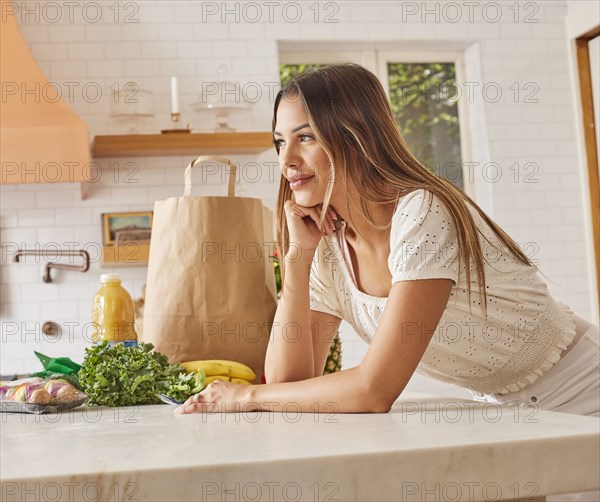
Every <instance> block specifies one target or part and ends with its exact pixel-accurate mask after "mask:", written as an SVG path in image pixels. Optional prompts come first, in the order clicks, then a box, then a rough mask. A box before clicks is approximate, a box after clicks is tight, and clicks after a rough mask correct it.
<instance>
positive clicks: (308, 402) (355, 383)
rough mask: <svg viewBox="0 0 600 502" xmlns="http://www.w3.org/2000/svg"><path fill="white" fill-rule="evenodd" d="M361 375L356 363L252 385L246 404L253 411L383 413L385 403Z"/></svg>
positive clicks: (385, 407)
mask: <svg viewBox="0 0 600 502" xmlns="http://www.w3.org/2000/svg"><path fill="white" fill-rule="evenodd" d="M375 397H376V394H375V393H373V392H372V391H371V389H370V387H369V384H368V381H367V379H366V378H364V377H363V375H362V374H361V368H360V366H356V367H354V368H350V369H347V370H344V371H339V372H336V373H330V374H328V375H323V376H319V377H314V378H310V379H308V380H302V381H300V382H286V383H271V384H269V383H268V384H266V385H254V386H252V387H251V388H250V389H249V393H248V400H249V402H247V403H244V404H245V406H246V407H249V408H250V409H253V410H264V411H283V412H288V413H290V412H303V413H387V412H388V411H389V409H390V407H389V406H388V405H387V403H381V402H375Z"/></svg>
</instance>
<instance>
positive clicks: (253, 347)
mask: <svg viewBox="0 0 600 502" xmlns="http://www.w3.org/2000/svg"><path fill="white" fill-rule="evenodd" d="M205 161H216V162H220V163H223V164H225V165H227V166H228V168H229V183H228V195H227V196H226V197H225V196H204V197H196V196H191V189H192V169H193V168H195V169H200V168H201V164H202V162H205ZM235 181H236V166H235V164H233V163H232V162H231V161H230V160H228V159H226V158H224V157H217V156H210V155H209V156H202V157H198V158H197V159H196V160H194V161H192V162H191V163H190V164H189V165H188V166H187V167H186V169H185V173H184V182H185V187H184V192H183V196H182V197H173V198H170V199H166V200H163V201H157V202H156V203H155V205H154V216H153V223H152V235H151V241H150V257H149V264H148V277H147V281H146V303H145V306H144V317H143V325H144V329H143V333H142V336H141V338H140V339H141V340H142V341H145V342H151V343H152V344H154V346H155V348H156V350H158V351H159V352H162V353H163V354H165V355H166V356H167V357H168V358H169V361H170V362H171V363H177V362H184V361H194V360H198V359H227V360H232V361H238V362H241V363H244V364H246V365H248V366H250V367H251V368H252V369H253V371H254V372H255V373H256V380H255V383H260V382H261V377H262V374H263V370H264V360H265V354H266V350H267V343H268V340H269V335H270V331H271V326H272V323H273V318H274V316H275V310H276V308H277V294H276V288H275V274H274V268H273V263H272V261H271V258H270V256H272V255H273V214H272V211H270V210H269V209H268V208H266V207H265V206H263V204H262V201H261V200H260V199H257V198H250V197H237V196H236V195H235Z"/></svg>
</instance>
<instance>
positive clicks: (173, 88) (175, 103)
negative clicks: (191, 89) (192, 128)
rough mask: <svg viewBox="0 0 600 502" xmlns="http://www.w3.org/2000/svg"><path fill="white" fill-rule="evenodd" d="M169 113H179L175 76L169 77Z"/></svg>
mask: <svg viewBox="0 0 600 502" xmlns="http://www.w3.org/2000/svg"><path fill="white" fill-rule="evenodd" d="M171 113H179V88H178V84H177V77H171Z"/></svg>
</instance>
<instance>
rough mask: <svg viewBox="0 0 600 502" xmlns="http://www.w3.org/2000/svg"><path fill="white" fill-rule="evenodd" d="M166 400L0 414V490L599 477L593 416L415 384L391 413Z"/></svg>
mask: <svg viewBox="0 0 600 502" xmlns="http://www.w3.org/2000/svg"><path fill="white" fill-rule="evenodd" d="M173 411H174V407H171V406H168V405H156V406H139V407H131V408H114V409H110V408H91V409H85V408H84V409H81V408H80V409H77V410H71V411H69V412H65V413H63V414H59V415H37V416H36V415H22V414H2V416H0V420H2V424H1V443H0V454H1V457H0V474H1V479H2V497H0V498H1V499H2V500H5V501H7V502H10V501H13V500H19V501H22V500H48V501H50V500H112V501H114V500H124V501H150V500H151V501H160V502H166V501H170V500H173V501H175V500H177V501H192V500H194V501H195V500H198V501H206V502H211V501H230V500H235V501H245V500H247V501H275V500H289V501H300V500H302V501H305V500H306V501H343V502H349V501H361V502H365V501H397V500H406V501H410V500H499V499H514V498H515V497H516V496H517V495H518V496H519V497H526V496H531V495H545V494H556V493H567V492H576V491H588V490H595V489H598V488H600V479H599V475H598V472H600V455H599V453H600V421H599V420H598V419H597V418H593V417H581V416H575V415H569V414H564V413H552V412H544V411H539V410H536V409H524V408H522V407H521V408H515V407H499V406H497V405H491V404H485V403H477V402H474V401H467V400H463V399H454V398H446V397H438V396H431V395H427V394H420V393H414V392H405V393H403V395H402V396H401V397H400V398H399V399H398V400H397V401H396V403H395V405H394V407H393V408H392V411H391V412H390V413H387V414H336V415H334V414H331V415H327V414H298V413H296V412H295V411H294V409H293V407H290V410H289V412H288V413H269V412H248V413H239V414H208V415H207V414H205V415H202V414H200V415H175V414H174V413H173ZM567 466H570V467H567ZM575 466H577V467H576V468H575ZM457 494H458V498H455V497H456V496H457ZM27 497H30V498H27ZM426 497H427V498H426Z"/></svg>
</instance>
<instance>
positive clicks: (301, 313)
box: [265, 257, 315, 382]
mask: <svg viewBox="0 0 600 502" xmlns="http://www.w3.org/2000/svg"><path fill="white" fill-rule="evenodd" d="M311 263H312V259H309V257H306V258H303V259H302V260H298V261H295V262H290V263H288V264H287V265H286V269H285V281H284V285H283V290H282V292H281V297H280V299H279V305H278V306H277V311H276V312H275V318H274V319H273V329H272V331H271V337H270V339H269V344H268V346H267V353H266V356H265V378H266V380H267V382H295V381H298V380H304V379H306V378H311V377H312V376H313V375H314V367H315V364H314V348H313V340H312V332H311V328H310V313H309V312H310V305H309V294H308V281H309V273H310V266H311Z"/></svg>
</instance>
